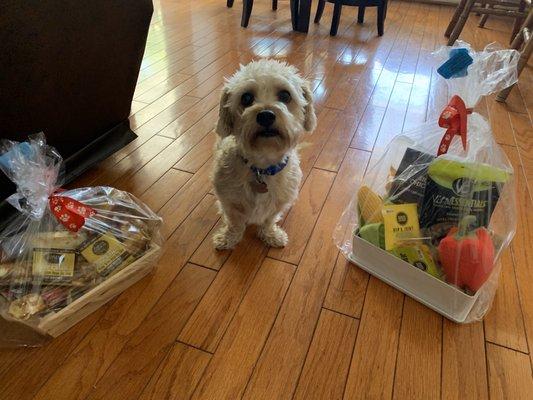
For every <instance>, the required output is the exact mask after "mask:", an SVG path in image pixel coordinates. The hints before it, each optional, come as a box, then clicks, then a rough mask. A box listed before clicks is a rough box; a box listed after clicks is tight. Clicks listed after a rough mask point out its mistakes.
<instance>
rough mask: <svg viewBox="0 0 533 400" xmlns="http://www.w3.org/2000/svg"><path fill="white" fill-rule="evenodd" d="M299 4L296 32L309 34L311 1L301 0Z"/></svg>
mask: <svg viewBox="0 0 533 400" xmlns="http://www.w3.org/2000/svg"><path fill="white" fill-rule="evenodd" d="M299 3H300V6H299V10H298V21H297V29H296V30H297V31H298V32H304V33H307V32H308V31H309V20H310V19H311V0H300V1H299Z"/></svg>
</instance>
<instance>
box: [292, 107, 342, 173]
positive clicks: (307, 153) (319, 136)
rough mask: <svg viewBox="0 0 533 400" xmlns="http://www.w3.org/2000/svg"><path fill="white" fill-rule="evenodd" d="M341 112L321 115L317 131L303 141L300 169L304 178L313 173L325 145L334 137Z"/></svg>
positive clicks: (329, 111)
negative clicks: (334, 129)
mask: <svg viewBox="0 0 533 400" xmlns="http://www.w3.org/2000/svg"><path fill="white" fill-rule="evenodd" d="M338 117H339V112H338V111H336V110H331V109H325V110H324V111H323V112H321V113H320V114H319V117H318V124H317V127H316V129H315V131H314V132H313V133H312V134H311V135H310V136H308V137H305V136H304V138H303V139H302V144H301V145H300V151H299V153H300V167H301V168H302V172H303V175H304V178H305V177H306V176H307V175H308V174H309V172H311V168H313V166H314V164H315V162H316V159H317V158H318V156H319V155H320V152H321V151H322V148H323V147H324V144H325V143H326V142H327V140H328V138H329V137H330V136H331V135H332V131H333V128H334V126H335V124H336V123H337V121H338Z"/></svg>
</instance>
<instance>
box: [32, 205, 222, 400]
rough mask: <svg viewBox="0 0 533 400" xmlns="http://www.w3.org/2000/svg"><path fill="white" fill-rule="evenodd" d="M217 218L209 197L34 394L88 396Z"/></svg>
mask: <svg viewBox="0 0 533 400" xmlns="http://www.w3.org/2000/svg"><path fill="white" fill-rule="evenodd" d="M216 219H217V210H216V208H215V206H214V199H213V198H212V197H211V196H207V197H205V198H204V199H203V200H202V201H201V202H200V204H199V205H198V207H197V208H196V209H195V210H194V211H193V212H192V213H191V215H190V216H189V217H187V219H186V220H185V222H184V223H183V224H182V225H181V226H180V228H179V229H178V230H176V232H175V233H174V234H173V235H172V236H171V237H170V238H169V239H168V240H167V243H166V246H165V251H164V253H163V256H162V258H161V260H160V262H159V264H158V267H157V269H156V270H155V273H154V274H153V275H152V276H151V277H150V278H147V279H143V280H141V281H139V282H138V283H137V284H136V285H134V286H132V287H131V288H129V289H128V290H127V291H126V292H124V293H123V294H122V295H120V296H119V297H118V298H117V301H116V302H115V303H114V304H112V306H111V307H109V309H108V310H107V312H106V313H105V315H104V316H103V317H102V318H101V319H100V320H99V322H98V323H97V324H96V325H95V327H94V328H93V329H92V330H91V332H89V334H88V335H87V336H86V337H85V338H84V339H83V340H82V341H81V342H80V344H79V345H78V346H76V349H75V350H74V351H73V353H72V355H71V356H70V357H69V358H68V360H67V361H66V362H65V363H63V365H61V367H59V368H58V369H57V370H56V371H55V372H54V374H53V375H52V376H51V378H50V379H49V380H48V381H47V382H46V384H45V385H44V386H43V387H42V388H41V390H40V391H39V393H38V394H37V396H36V397H35V398H36V399H42V400H48V399H54V398H57V399H63V398H64V399H69V400H78V399H79V400H81V399H85V398H86V396H87V395H88V393H89V392H90V391H91V390H92V389H93V386H94V385H95V384H96V383H97V382H98V381H99V379H100V378H101V377H102V376H103V375H104V374H105V372H106V371H107V369H108V368H109V366H110V365H111V364H112V363H113V361H114V360H115V359H116V357H117V356H118V354H119V353H120V352H121V350H122V349H123V348H124V346H125V344H126V342H127V340H128V339H129V337H130V336H131V335H132V334H133V333H134V332H135V331H136V329H137V328H138V327H139V325H140V324H141V323H142V321H143V320H144V318H145V317H146V315H148V313H149V312H150V310H151V309H152V307H153V306H154V305H155V304H156V302H157V301H158V300H159V298H160V296H161V295H162V294H163V293H164V292H165V290H166V289H167V288H168V286H169V285H170V284H171V282H172V280H173V279H174V277H175V276H176V275H177V274H178V273H179V272H180V270H181V268H182V267H183V266H184V265H185V264H186V262H187V259H188V258H189V257H190V255H191V254H192V253H193V252H194V250H195V249H196V247H197V246H198V244H199V243H200V242H201V241H202V240H203V238H204V237H205V235H206V234H207V232H208V231H209V229H210V228H211V227H212V226H213V225H214V224H215V222H216Z"/></svg>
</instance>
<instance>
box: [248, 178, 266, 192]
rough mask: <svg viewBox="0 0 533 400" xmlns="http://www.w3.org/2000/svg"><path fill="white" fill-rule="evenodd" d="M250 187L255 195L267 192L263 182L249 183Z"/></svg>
mask: <svg viewBox="0 0 533 400" xmlns="http://www.w3.org/2000/svg"><path fill="white" fill-rule="evenodd" d="M250 186H251V187H252V190H253V191H254V192H256V193H266V192H268V186H267V184H266V183H265V182H257V181H251V182H250Z"/></svg>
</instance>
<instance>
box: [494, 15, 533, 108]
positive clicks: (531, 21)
mask: <svg viewBox="0 0 533 400" xmlns="http://www.w3.org/2000/svg"><path fill="white" fill-rule="evenodd" d="M526 27H527V28H528V29H532V28H533V11H531V12H530V13H529V15H528V16H527V19H526V21H525V22H524V24H523V25H522V26H521V28H520V29H519V31H518V33H517V34H516V37H515V38H514V40H513V44H512V46H511V47H512V48H513V49H515V50H520V48H521V47H522V44H523V42H524V34H523V32H522V29H523V28H526ZM532 52H533V38H531V37H530V38H529V40H528V41H527V42H526V44H525V46H524V49H523V50H522V52H521V53H520V60H518V67H517V70H518V76H519V77H520V74H521V72H522V70H523V69H524V67H525V66H526V65H527V63H528V61H529V57H530V56H531V53H532ZM514 86H515V85H513V86H510V87H508V88H506V89H503V90H502V91H501V92H500V93H498V96H496V101H498V102H500V103H503V102H505V100H507V96H509V93H511V90H512V89H513V87H514Z"/></svg>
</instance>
